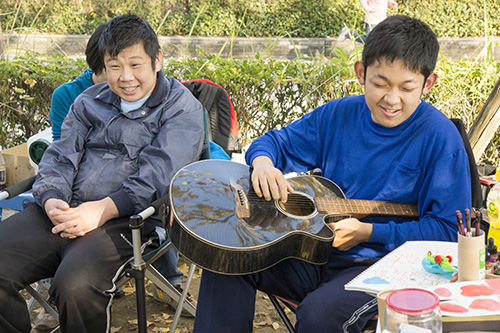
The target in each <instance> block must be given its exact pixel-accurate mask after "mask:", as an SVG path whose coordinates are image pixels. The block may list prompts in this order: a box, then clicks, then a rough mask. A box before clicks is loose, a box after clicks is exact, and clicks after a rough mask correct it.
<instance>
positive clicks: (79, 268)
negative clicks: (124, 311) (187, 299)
mask: <svg viewBox="0 0 500 333" xmlns="http://www.w3.org/2000/svg"><path fill="white" fill-rule="evenodd" d="M52 227H53V224H52V222H51V221H50V220H49V218H48V217H47V216H46V215H45V213H44V212H43V211H42V209H41V208H40V207H39V206H38V205H37V204H30V205H28V206H27V207H26V208H25V209H24V210H23V211H21V212H20V213H19V214H16V215H13V216H12V217H10V218H8V219H7V220H5V221H2V222H0V299H1V300H2V304H3V305H2V306H0V332H30V329H31V325H30V318H29V314H28V311H27V307H26V301H25V300H24V298H23V296H22V295H21V294H20V293H19V291H20V290H22V289H23V288H24V287H25V286H26V285H28V284H31V283H33V282H36V281H38V280H40V279H43V278H48V277H52V276H53V277H54V281H53V283H52V286H51V288H50V290H49V293H50V295H51V297H52V299H54V301H55V303H56V306H57V309H58V311H59V315H60V318H59V319H60V325H61V330H62V331H63V332H71V333H74V332H106V331H107V330H108V329H109V325H110V311H111V301H112V299H113V294H112V291H114V290H115V288H116V287H115V285H114V281H115V279H116V277H117V271H118V270H119V269H120V268H121V266H122V265H123V263H124V262H126V261H127V260H128V259H129V258H130V257H132V255H133V249H132V245H131V232H130V228H129V218H119V219H114V220H110V221H108V222H107V223H106V224H104V225H103V226H102V227H100V228H98V229H96V230H94V231H92V232H89V233H88V234H86V235H85V236H83V237H78V238H75V239H72V240H70V239H67V238H61V237H60V236H59V235H58V234H56V235H54V234H52V232H51V229H52ZM142 238H143V242H149V243H150V246H149V248H148V250H152V249H154V248H155V247H157V246H158V240H157V234H156V232H155V231H154V226H152V225H151V224H149V223H145V227H144V229H143V237H142Z"/></svg>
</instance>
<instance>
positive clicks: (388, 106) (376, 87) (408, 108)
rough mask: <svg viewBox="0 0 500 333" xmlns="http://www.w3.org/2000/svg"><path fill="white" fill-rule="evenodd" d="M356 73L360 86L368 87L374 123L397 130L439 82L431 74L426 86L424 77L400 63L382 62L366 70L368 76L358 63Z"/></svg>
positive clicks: (367, 96) (367, 94) (369, 105)
mask: <svg viewBox="0 0 500 333" xmlns="http://www.w3.org/2000/svg"><path fill="white" fill-rule="evenodd" d="M354 70H355V72H356V76H357V78H358V82H359V83H360V84H361V85H364V86H365V99H366V104H367V105H368V108H369V109H370V112H371V115H372V119H373V121H374V122H376V123H377V124H380V125H382V126H384V127H395V126H397V125H399V124H401V123H402V122H404V121H405V120H406V119H408V118H409V117H410V116H411V115H412V114H413V112H415V110H416V109H417V107H418V105H419V103H420V98H421V97H422V95H425V94H427V93H428V92H429V91H430V90H431V88H432V87H433V86H434V83H436V79H437V74H436V73H432V74H431V75H429V77H428V78H427V79H426V80H425V84H424V76H423V75H422V74H421V73H420V72H414V71H412V70H410V69H408V68H407V67H406V66H404V63H403V61H402V60H400V59H396V60H394V62H389V61H386V60H385V58H382V59H380V61H378V62H375V63H374V64H372V65H370V66H368V67H367V68H366V76H365V67H364V65H363V63H362V62H360V61H357V62H356V63H355V64H354Z"/></svg>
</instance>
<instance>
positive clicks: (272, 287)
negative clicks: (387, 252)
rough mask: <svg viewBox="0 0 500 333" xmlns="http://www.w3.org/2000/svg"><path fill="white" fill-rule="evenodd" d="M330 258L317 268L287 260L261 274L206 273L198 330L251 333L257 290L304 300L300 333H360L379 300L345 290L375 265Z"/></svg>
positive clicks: (361, 260) (364, 260)
mask: <svg viewBox="0 0 500 333" xmlns="http://www.w3.org/2000/svg"><path fill="white" fill-rule="evenodd" d="M376 260H377V259H373V258H351V257H344V256H339V255H336V254H334V253H332V254H331V255H330V259H329V262H328V263H327V264H325V265H322V266H318V265H313V264H309V263H306V262H304V261H301V260H297V259H287V260H284V261H282V262H281V263H279V264H277V265H275V266H273V267H271V268H269V269H267V270H264V271H262V272H259V273H255V274H250V275H221V274H217V273H213V272H209V271H204V272H203V276H202V279H201V285H200V292H199V296H198V305H197V311H196V318H195V325H194V331H195V332H198V333H212V332H213V333H215V332H217V333H219V332H221V333H222V332H230V333H233V332H234V333H243V332H248V333H250V332H252V325H253V317H254V310H255V295H256V290H257V289H258V290H261V291H263V292H266V293H270V294H275V295H278V296H282V297H285V298H288V299H293V300H296V301H299V302H300V304H299V306H298V308H297V323H296V329H297V332H361V331H362V329H363V327H364V326H365V325H366V323H367V321H368V319H370V318H371V317H373V316H374V315H375V314H377V300H376V298H374V297H373V296H369V295H368V294H366V293H364V292H357V291H345V290H344V285H345V284H346V283H347V282H349V281H350V280H351V279H353V278H354V277H355V276H357V275H358V274H359V273H361V272H362V271H363V270H364V269H366V268H367V266H369V265H371V264H373V263H374V262H376Z"/></svg>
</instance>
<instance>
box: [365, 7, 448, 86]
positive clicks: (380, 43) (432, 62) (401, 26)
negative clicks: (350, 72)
mask: <svg viewBox="0 0 500 333" xmlns="http://www.w3.org/2000/svg"><path fill="white" fill-rule="evenodd" d="M438 53H439V43H438V40H437V37H436V34H435V33H434V32H433V31H432V29H431V28H430V27H429V26H428V25H427V24H425V23H424V22H422V21H420V20H419V19H415V18H411V17H408V16H405V15H394V16H389V17H388V18H386V19H385V20H383V21H382V22H380V23H379V24H377V25H376V26H375V27H374V28H373V30H372V31H370V33H369V34H368V37H367V38H366V43H365V46H364V49H363V59H362V61H363V65H364V67H365V74H366V68H367V67H368V66H370V65H373V64H374V63H375V62H377V61H380V60H382V58H385V59H386V60H387V61H389V62H394V60H397V59H400V60H402V61H403V63H404V65H405V66H406V67H407V68H408V69H409V70H412V71H416V72H420V73H421V74H422V75H423V76H424V79H427V78H428V77H429V75H430V74H431V73H432V72H433V71H434V68H435V67H436V62H437V57H438ZM424 82H425V81H424Z"/></svg>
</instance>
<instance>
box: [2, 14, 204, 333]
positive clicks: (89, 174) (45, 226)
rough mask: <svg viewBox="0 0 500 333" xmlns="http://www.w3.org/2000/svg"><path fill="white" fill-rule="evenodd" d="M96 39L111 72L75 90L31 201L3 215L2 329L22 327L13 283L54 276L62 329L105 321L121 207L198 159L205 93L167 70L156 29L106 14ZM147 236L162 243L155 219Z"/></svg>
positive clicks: (117, 259) (120, 248)
mask: <svg viewBox="0 0 500 333" xmlns="http://www.w3.org/2000/svg"><path fill="white" fill-rule="evenodd" d="M99 47H100V48H102V51H103V54H104V64H105V68H106V73H107V82H104V83H101V84H97V85H94V86H93V87H91V88H89V89H88V90H86V91H85V92H84V93H82V94H81V95H80V96H79V97H78V98H77V99H76V100H75V103H74V104H73V106H72V107H71V109H70V112H69V114H68V116H67V117H66V119H65V120H64V123H63V126H62V130H61V140H59V141H57V142H54V143H53V144H52V145H51V146H50V147H49V148H48V149H47V150H46V151H45V154H44V156H43V159H42V161H41V163H40V165H39V172H38V174H37V178H36V181H35V184H34V185H33V195H34V197H35V199H36V204H30V205H28V206H27V207H26V208H25V209H24V210H23V211H22V212H20V213H19V214H17V215H14V216H12V217H11V218H9V219H7V220H5V221H4V222H2V223H0V256H1V258H3V259H2V260H1V261H0V299H2V300H4V302H5V304H9V306H2V307H0V331H1V332H29V331H30V320H29V315H28V312H27V309H26V302H25V301H24V299H23V297H22V295H21V294H20V293H19V290H21V289H23V288H24V286H26V285H27V284H30V283H33V282H36V281H38V280H40V279H43V278H47V277H51V276H54V282H53V284H52V287H51V288H50V295H51V297H52V298H53V299H54V300H55V303H56V305H57V309H58V311H59V314H60V324H61V329H62V331H63V332H72V333H73V332H106V331H108V330H109V325H110V317H109V315H110V305H111V301H112V291H114V289H115V285H114V279H115V278H116V276H117V272H118V271H119V269H121V266H122V265H123V263H124V262H125V261H126V260H128V259H129V258H130V257H131V256H132V254H133V253H132V252H133V251H132V247H131V235H130V229H129V226H128V224H129V216H130V215H131V214H134V213H137V212H139V211H141V210H142V209H144V208H145V207H147V206H148V204H149V203H150V202H151V201H153V200H155V199H157V198H159V197H161V196H163V195H164V194H166V193H167V190H168V186H169V183H170V180H171V178H172V176H173V175H174V174H175V173H176V172H177V171H178V170H179V169H180V168H182V167H183V166H184V165H186V164H188V163H190V162H193V161H195V160H197V159H198V158H199V156H200V153H201V150H202V148H203V147H202V145H203V136H204V133H203V112H202V106H201V104H200V103H199V102H198V101H197V100H196V99H195V98H194V97H193V96H192V95H191V93H190V92H189V91H188V90H187V89H186V88H184V87H183V86H182V84H180V83H179V82H178V81H176V80H174V79H172V78H165V76H164V74H163V71H162V70H161V62H162V51H161V49H160V45H159V43H158V38H157V36H156V34H155V33H154V31H153V30H152V28H151V27H150V26H149V24H148V23H146V22H145V21H144V20H142V19H140V18H138V17H137V16H134V15H123V16H119V17H116V18H114V19H112V20H111V21H110V22H109V25H108V27H107V28H106V30H105V31H104V32H103V35H102V36H101V38H100V41H99ZM148 222H149V223H145V227H144V230H143V242H144V243H146V244H147V245H148V250H152V249H154V248H155V247H157V246H158V245H159V240H158V238H159V237H158V233H157V231H156V230H158V228H161V222H160V221H159V219H157V218H156V219H155V218H154V217H153V218H150V219H149V220H148Z"/></svg>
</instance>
